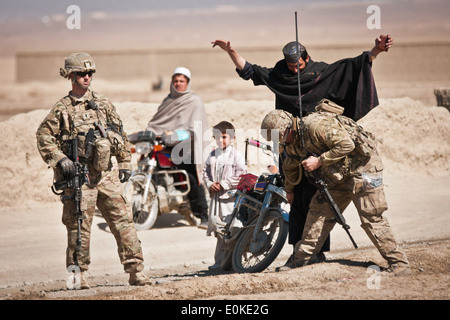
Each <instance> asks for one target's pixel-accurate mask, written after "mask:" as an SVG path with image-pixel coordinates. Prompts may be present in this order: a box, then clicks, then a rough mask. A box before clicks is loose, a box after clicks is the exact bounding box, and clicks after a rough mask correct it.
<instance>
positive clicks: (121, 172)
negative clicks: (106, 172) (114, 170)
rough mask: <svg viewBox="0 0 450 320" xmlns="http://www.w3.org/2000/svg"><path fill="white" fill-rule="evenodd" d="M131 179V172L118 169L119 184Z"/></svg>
mask: <svg viewBox="0 0 450 320" xmlns="http://www.w3.org/2000/svg"><path fill="white" fill-rule="evenodd" d="M130 177H131V170H128V169H120V170H119V179H120V182H121V183H124V182H125V181H128V179H130Z"/></svg>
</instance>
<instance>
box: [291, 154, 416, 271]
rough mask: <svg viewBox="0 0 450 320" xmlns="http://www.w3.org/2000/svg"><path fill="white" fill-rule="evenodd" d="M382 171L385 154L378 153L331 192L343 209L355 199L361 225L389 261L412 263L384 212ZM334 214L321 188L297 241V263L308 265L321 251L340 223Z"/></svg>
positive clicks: (332, 188)
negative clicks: (382, 158)
mask: <svg viewBox="0 0 450 320" xmlns="http://www.w3.org/2000/svg"><path fill="white" fill-rule="evenodd" d="M382 172H383V165H382V163H381V158H380V157H379V156H378V154H374V155H373V156H372V157H371V159H370V160H369V162H368V163H367V164H365V165H364V166H363V167H361V168H359V169H358V172H357V173H355V174H353V175H351V176H350V177H348V178H346V179H345V180H344V181H343V182H342V183H341V184H339V185H337V186H335V187H330V188H329V192H330V194H331V196H332V197H333V199H334V201H335V202H336V204H337V206H338V207H339V209H340V210H341V212H344V210H345V208H347V206H348V205H349V204H350V202H353V204H354V205H355V207H356V209H357V211H358V214H359V217H360V220H361V227H362V228H363V229H364V231H365V232H366V234H367V235H368V236H369V238H370V240H371V241H372V243H373V244H374V245H375V247H376V248H377V249H378V251H379V252H380V254H381V256H382V257H383V258H384V259H385V260H386V261H387V262H388V264H389V265H392V264H409V262H408V260H407V258H406V255H405V254H404V253H403V252H402V250H401V249H400V248H399V246H398V244H397V242H396V240H395V238H394V234H393V232H392V230H391V227H390V225H389V223H388V221H387V219H386V218H385V217H383V215H382V214H383V212H384V211H385V210H387V202H386V197H385V193H384V189H383V182H382V181H383V180H382ZM333 218H334V213H333V212H332V211H331V208H330V206H329V204H328V202H327V201H326V200H325V199H323V197H322V196H321V194H320V192H319V191H317V192H316V194H315V195H314V196H313V198H312V200H311V204H310V209H309V212H308V216H307V218H306V223H305V229H304V231H303V235H302V240H300V241H298V242H297V243H296V245H295V256H294V261H295V264H296V265H299V266H300V265H306V264H307V263H308V262H309V261H310V259H311V258H312V257H313V256H314V255H315V254H317V253H318V252H319V250H320V248H321V247H322V245H323V243H324V242H325V240H326V239H327V236H328V235H329V233H330V232H331V230H332V229H333V227H334V225H335V224H336V222H335V220H333Z"/></svg>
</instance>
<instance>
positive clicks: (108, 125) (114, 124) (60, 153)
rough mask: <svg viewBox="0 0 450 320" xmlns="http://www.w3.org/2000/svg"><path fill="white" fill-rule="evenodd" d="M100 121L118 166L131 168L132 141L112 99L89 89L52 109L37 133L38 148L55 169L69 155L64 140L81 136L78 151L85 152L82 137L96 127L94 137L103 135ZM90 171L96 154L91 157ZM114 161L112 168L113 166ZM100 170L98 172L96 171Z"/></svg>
mask: <svg viewBox="0 0 450 320" xmlns="http://www.w3.org/2000/svg"><path fill="white" fill-rule="evenodd" d="M89 101H94V102H95V104H96V106H97V108H95V106H94V108H93V107H92V106H89V104H88V103H89ZM96 124H99V125H100V127H102V128H103V129H105V130H104V134H103V136H104V139H107V140H109V141H110V145H111V152H110V154H109V159H108V160H109V162H111V156H115V157H116V159H117V162H118V166H119V169H129V168H130V162H131V152H130V143H129V141H128V138H127V135H126V134H125V132H123V127H122V121H121V120H120V117H119V115H118V114H117V113H116V109H115V107H114V105H113V104H112V103H111V101H110V100H109V99H108V98H106V97H105V96H102V95H100V94H98V93H96V92H93V91H92V90H91V89H89V90H88V91H87V92H86V94H85V95H84V96H83V97H81V98H76V97H74V96H72V95H71V94H70V92H69V94H68V95H67V96H65V97H64V98H62V99H61V100H59V101H58V102H57V103H56V104H55V105H54V106H53V108H52V109H51V111H50V113H49V114H48V115H47V117H46V118H45V119H44V121H42V123H41V124H40V125H39V128H38V129H37V132H36V138H37V147H38V150H39V153H40V154H41V156H42V159H43V160H44V161H45V162H46V163H47V164H48V165H49V166H51V167H53V168H56V165H57V163H58V161H60V160H61V159H62V158H64V157H66V154H65V152H66V150H64V141H66V140H70V139H74V138H78V145H79V153H80V155H82V154H83V152H84V149H85V148H84V144H83V136H86V133H87V132H88V131H89V129H90V128H93V129H94V130H96V135H95V137H96V138H95V139H96V140H97V139H99V138H100V132H99V126H98V125H97V126H96ZM94 141H95V140H94ZM87 161H88V164H89V167H90V168H89V171H90V172H93V173H95V170H94V169H93V168H91V166H92V161H93V157H90V158H89V159H88V160H87ZM111 166H112V165H111V163H110V165H109V168H111ZM97 173H98V172H97Z"/></svg>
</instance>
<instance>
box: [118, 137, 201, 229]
mask: <svg viewBox="0 0 450 320" xmlns="http://www.w3.org/2000/svg"><path fill="white" fill-rule="evenodd" d="M176 134H177V137H178V141H183V140H186V139H188V138H189V133H188V132H187V131H184V130H177V132H176ZM131 151H132V153H135V154H140V158H139V159H138V162H137V170H134V171H133V172H132V173H131V177H130V179H129V180H128V181H127V183H126V184H125V186H124V189H123V196H124V198H125V200H126V201H127V203H129V204H130V205H131V208H132V213H133V221H134V224H135V227H136V230H148V229H150V228H152V227H153V225H154V224H155V222H156V219H157V217H158V216H160V215H161V214H163V213H170V212H173V211H177V212H178V213H179V214H181V215H183V216H184V218H185V219H186V220H187V221H188V223H189V224H190V225H196V224H197V222H196V220H195V218H194V216H193V214H192V212H191V210H190V206H189V201H188V200H187V195H188V193H189V191H190V189H191V186H190V184H189V177H188V174H187V172H186V170H183V169H180V168H179V167H178V166H177V165H176V164H175V163H174V162H173V161H172V158H171V152H172V147H170V146H168V143H167V142H166V140H165V139H164V137H159V136H156V135H155V134H154V133H153V132H152V131H140V132H138V135H137V141H136V144H135V146H134V147H133V148H132V149H131Z"/></svg>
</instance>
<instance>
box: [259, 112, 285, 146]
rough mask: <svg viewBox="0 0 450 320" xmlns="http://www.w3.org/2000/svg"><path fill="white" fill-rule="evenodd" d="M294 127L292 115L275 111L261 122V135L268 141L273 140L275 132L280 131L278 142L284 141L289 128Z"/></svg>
mask: <svg viewBox="0 0 450 320" xmlns="http://www.w3.org/2000/svg"><path fill="white" fill-rule="evenodd" d="M291 125H292V115H291V114H290V113H289V112H287V111H284V110H280V109H275V110H272V111H270V112H269V113H268V114H267V115H266V116H265V117H264V119H263V121H262V122H261V134H262V135H263V136H266V139H267V140H268V141H271V140H272V133H275V132H274V131H273V130H277V131H278V135H279V136H278V138H279V140H278V141H280V142H281V141H283V135H284V132H285V131H286V128H287V127H288V126H291Z"/></svg>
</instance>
